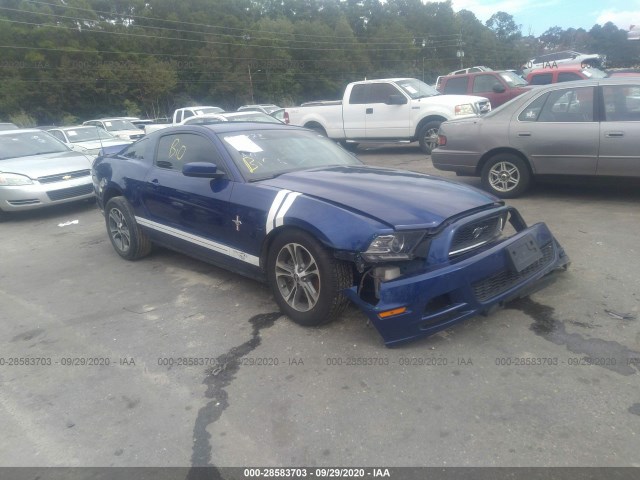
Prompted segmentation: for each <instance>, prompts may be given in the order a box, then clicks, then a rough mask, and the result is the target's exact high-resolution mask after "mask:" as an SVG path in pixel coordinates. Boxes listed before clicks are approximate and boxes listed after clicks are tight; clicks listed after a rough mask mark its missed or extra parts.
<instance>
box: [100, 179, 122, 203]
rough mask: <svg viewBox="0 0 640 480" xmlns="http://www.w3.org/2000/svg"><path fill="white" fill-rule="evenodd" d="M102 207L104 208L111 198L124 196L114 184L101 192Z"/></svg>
mask: <svg viewBox="0 0 640 480" xmlns="http://www.w3.org/2000/svg"><path fill="white" fill-rule="evenodd" d="M101 196H102V207H103V208H105V207H106V205H107V203H108V202H109V200H111V199H112V198H113V197H122V196H124V194H123V192H122V190H121V189H120V187H119V186H117V185H114V184H109V185H107V186H106V187H105V188H104V190H103V191H102V195H101Z"/></svg>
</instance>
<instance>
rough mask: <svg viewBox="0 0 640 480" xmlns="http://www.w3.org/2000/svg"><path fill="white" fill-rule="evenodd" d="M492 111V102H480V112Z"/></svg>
mask: <svg viewBox="0 0 640 480" xmlns="http://www.w3.org/2000/svg"><path fill="white" fill-rule="evenodd" d="M490 111H491V102H488V101H482V102H478V113H480V114H481V115H483V114H485V113H489V112H490Z"/></svg>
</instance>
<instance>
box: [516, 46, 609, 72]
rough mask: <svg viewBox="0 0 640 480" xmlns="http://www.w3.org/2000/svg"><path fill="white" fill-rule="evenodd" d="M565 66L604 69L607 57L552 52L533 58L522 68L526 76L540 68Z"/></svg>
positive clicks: (593, 54)
mask: <svg viewBox="0 0 640 480" xmlns="http://www.w3.org/2000/svg"><path fill="white" fill-rule="evenodd" d="M565 65H580V66H581V67H582V68H586V67H597V68H604V67H605V65H606V56H604V55H599V54H595V53H580V52H575V51H573V50H564V51H561V52H552V53H545V54H543V55H539V56H537V57H535V58H532V59H531V60H529V61H528V62H527V63H525V64H524V65H523V66H522V69H523V71H524V74H525V75H527V74H528V73H529V72H530V71H531V70H535V69H538V68H557V67H560V66H565Z"/></svg>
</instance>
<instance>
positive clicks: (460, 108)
mask: <svg viewBox="0 0 640 480" xmlns="http://www.w3.org/2000/svg"><path fill="white" fill-rule="evenodd" d="M454 111H455V113H456V115H475V113H476V112H475V111H474V110H473V105H471V104H470V103H465V104H463V105H456V107H455V110H454Z"/></svg>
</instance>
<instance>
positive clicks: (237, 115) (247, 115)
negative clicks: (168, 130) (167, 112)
mask: <svg viewBox="0 0 640 480" xmlns="http://www.w3.org/2000/svg"><path fill="white" fill-rule="evenodd" d="M220 122H259V123H283V122H281V121H280V120H277V119H275V118H273V117H272V116H271V115H267V114H266V113H262V112H255V111H244V112H223V113H209V114H207V115H199V116H197V117H189V118H187V119H186V120H183V121H182V123H181V125H211V124H213V123H220Z"/></svg>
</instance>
